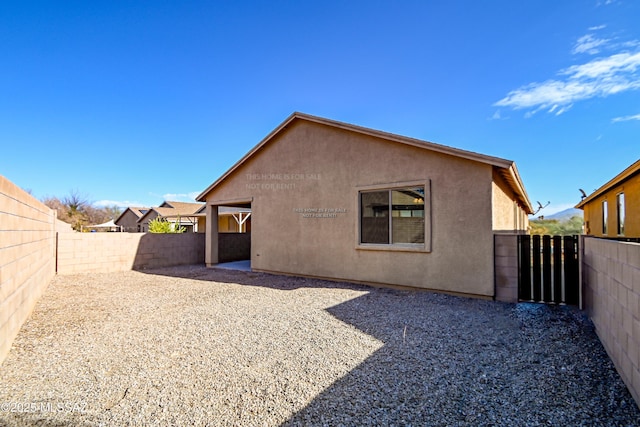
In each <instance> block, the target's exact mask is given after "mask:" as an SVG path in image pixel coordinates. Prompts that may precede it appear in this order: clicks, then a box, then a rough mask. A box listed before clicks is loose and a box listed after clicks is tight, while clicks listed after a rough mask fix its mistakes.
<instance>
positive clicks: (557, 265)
mask: <svg viewBox="0 0 640 427" xmlns="http://www.w3.org/2000/svg"><path fill="white" fill-rule="evenodd" d="M562 301H563V299H562V236H553V302H555V303H556V304H560V302H562Z"/></svg>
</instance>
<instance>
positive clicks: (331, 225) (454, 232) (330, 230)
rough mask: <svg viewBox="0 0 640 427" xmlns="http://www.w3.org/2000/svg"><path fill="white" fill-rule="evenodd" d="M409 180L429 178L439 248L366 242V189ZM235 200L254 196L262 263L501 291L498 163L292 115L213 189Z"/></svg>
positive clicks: (255, 249) (211, 198) (255, 239)
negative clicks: (373, 246)
mask: <svg viewBox="0 0 640 427" xmlns="http://www.w3.org/2000/svg"><path fill="white" fill-rule="evenodd" d="M408 181H412V182H413V181H418V182H424V183H427V184H429V183H430V186H431V200H430V204H429V203H428V204H427V207H426V209H429V207H430V209H431V233H432V238H431V245H430V246H431V251H430V252H425V251H422V252H410V251H394V250H367V249H364V248H361V247H359V246H358V189H359V188H362V187H364V186H371V185H375V184H381V185H389V186H391V185H393V184H394V183H399V182H408ZM234 201H235V202H238V203H239V202H242V201H245V202H246V201H252V203H251V209H252V248H251V262H252V268H253V269H254V270H263V271H272V272H281V273H290V274H300V275H309V276H319V277H327V278H335V279H344V280H354V281H363V282H372V283H381V284H394V285H401V286H411V287H419V288H427V289H434V290H443V291H452V292H462V293H467V294H475V295H481V296H492V295H493V293H494V281H493V230H492V221H493V218H492V208H491V205H492V166H490V165H487V164H484V163H479V162H475V161H471V160H466V159H463V158H459V157H454V156H450V155H446V154H441V153H436V152H432V151H427V150H424V149H419V148H416V147H411V146H407V145H403V144H398V143H392V142H388V141H385V140H381V139H378V138H375V137H372V136H368V135H363V134H359V133H355V132H349V131H345V130H341V129H338V128H334V127H329V126H323V125H320V124H316V123H311V122H302V121H294V122H292V123H290V124H289V125H288V127H287V129H285V130H283V131H281V132H280V133H279V134H278V135H277V136H276V137H275V140H272V141H271V142H270V143H269V144H267V145H266V146H263V148H262V149H261V150H260V151H258V152H257V153H255V154H254V155H253V156H252V157H250V158H249V159H247V160H246V161H245V162H244V163H243V164H242V165H241V166H240V167H239V168H237V169H236V170H235V171H234V172H233V173H232V174H231V175H229V176H228V177H227V179H226V180H225V181H223V182H222V183H220V184H219V185H218V186H217V187H216V188H214V189H213V191H212V192H210V193H209V194H208V196H207V203H208V204H210V205H213V204H220V205H229V204H232V203H230V202H234ZM309 208H311V209H338V210H340V212H339V213H336V214H335V216H334V217H325V218H305V217H303V214H302V213H300V210H304V209H309ZM207 211H208V212H211V209H208V210H207ZM343 211H344V212H343ZM209 246H210V247H214V245H213V244H211V243H209Z"/></svg>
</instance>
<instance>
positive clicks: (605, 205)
mask: <svg viewBox="0 0 640 427" xmlns="http://www.w3.org/2000/svg"><path fill="white" fill-rule="evenodd" d="M608 211H609V204H608V203H607V201H606V200H603V201H602V234H607V221H608V219H609V212H608Z"/></svg>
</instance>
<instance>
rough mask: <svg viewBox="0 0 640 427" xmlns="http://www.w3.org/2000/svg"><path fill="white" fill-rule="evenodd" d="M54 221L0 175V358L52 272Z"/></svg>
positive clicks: (26, 195)
mask: <svg viewBox="0 0 640 427" xmlns="http://www.w3.org/2000/svg"><path fill="white" fill-rule="evenodd" d="M55 224H56V216H55V213H54V212H53V211H52V210H51V209H49V208H48V207H46V206H45V205H44V204H42V203H41V202H39V201H38V200H36V199H35V198H34V197H32V196H31V195H29V194H27V193H26V192H24V191H23V190H21V189H20V188H18V187H17V186H16V185H15V184H13V183H12V182H10V181H9V180H7V179H6V178H4V177H3V176H0V362H2V360H3V359H4V357H5V356H6V354H7V353H8V352H9V349H10V347H11V343H12V342H13V340H14V338H15V337H16V335H17V334H18V331H19V330H20V327H21V326H22V324H23V323H24V321H25V320H27V318H28V317H29V314H31V311H32V310H33V307H34V306H35V304H36V301H37V300H38V298H40V296H41V295H42V294H43V293H44V291H45V289H46V288H47V286H48V284H49V282H50V281H51V279H52V278H53V276H54V274H55V232H56V230H55ZM64 234H71V233H64Z"/></svg>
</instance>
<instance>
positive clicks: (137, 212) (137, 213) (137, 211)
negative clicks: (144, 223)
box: [115, 206, 151, 224]
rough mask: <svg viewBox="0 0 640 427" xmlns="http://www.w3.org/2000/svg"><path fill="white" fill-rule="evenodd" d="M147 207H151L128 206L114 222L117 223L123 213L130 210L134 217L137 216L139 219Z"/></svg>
mask: <svg viewBox="0 0 640 427" xmlns="http://www.w3.org/2000/svg"><path fill="white" fill-rule="evenodd" d="M149 209H151V208H145V207H134V206H129V207H128V208H127V209H125V210H124V212H122V213H121V214H120V216H119V217H118V218H116V220H115V223H116V224H117V223H118V221H120V219H121V218H122V217H123V216H124V214H126V213H127V211H131V213H133V214H134V215H135V216H136V218H138V220H139V219H140V218H142V216H143V215H144V214H146V213H147V211H148V210H149Z"/></svg>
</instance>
